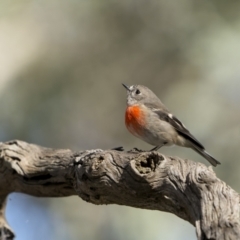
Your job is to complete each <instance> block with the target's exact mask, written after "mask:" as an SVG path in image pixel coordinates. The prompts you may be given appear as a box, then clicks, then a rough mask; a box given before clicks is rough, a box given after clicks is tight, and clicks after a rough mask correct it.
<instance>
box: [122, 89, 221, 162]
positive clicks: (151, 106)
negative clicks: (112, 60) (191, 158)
mask: <svg viewBox="0 0 240 240" xmlns="http://www.w3.org/2000/svg"><path fill="white" fill-rule="evenodd" d="M123 86H124V87H125V88H126V89H127V109H126V113H125V124H126V127H127V129H128V130H129V131H130V132H131V133H132V134H133V135H134V136H136V137H138V138H140V139H142V140H143V141H145V142H147V143H149V144H151V145H153V146H155V147H154V148H153V149H152V150H151V151H153V150H158V149H159V148H161V147H162V146H170V145H173V144H175V145H178V146H181V147H188V148H192V149H193V150H195V151H196V152H198V153H199V154H200V155H202V156H203V157H204V158H205V159H206V160H208V161H209V162H210V163H211V164H212V165H213V166H217V164H220V162H219V161H217V160H216V159H215V158H213V157H212V156H211V155H210V154H209V153H207V152H206V150H205V148H204V146H203V145H202V144H201V143H200V142H199V141H198V140H197V139H196V138H195V137H194V136H193V135H192V134H191V133H190V132H189V131H188V130H187V129H186V127H185V126H184V125H183V124H182V123H181V121H180V120H178V119H177V118H176V117H175V116H174V115H173V114H172V113H171V112H170V111H169V110H168V109H167V108H166V107H165V106H164V105H163V103H162V102H161V101H160V99H159V98H158V97H157V96H156V95H155V94H154V93H153V92H152V91H151V90H150V89H149V88H147V87H145V86H142V85H132V86H130V87H128V86H127V85H125V84H123Z"/></svg>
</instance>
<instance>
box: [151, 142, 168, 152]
mask: <svg viewBox="0 0 240 240" xmlns="http://www.w3.org/2000/svg"><path fill="white" fill-rule="evenodd" d="M166 144H167V142H164V143H163V144H162V145H159V146H156V147H154V148H153V149H151V150H150V152H152V151H157V150H159V149H160V148H161V147H163V146H164V145H166Z"/></svg>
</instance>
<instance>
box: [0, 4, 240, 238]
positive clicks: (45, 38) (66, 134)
mask: <svg viewBox="0 0 240 240" xmlns="http://www.w3.org/2000/svg"><path fill="white" fill-rule="evenodd" d="M239 10H240V2H239V1H233V0H229V1H219V0H218V1H216V0H214V1H205V0H204V1H199V2H192V1H190V0H182V1H174V2H173V1H167V0H165V1H162V0H161V1H154V0H152V1H142V0H138V1H129V0H122V1H114V0H102V1H97V0H88V1H87V0H79V1H76V0H68V1H67V0H58V1H57V0H42V1H31V0H18V1H9V0H1V1H0V53H1V54H0V109H1V114H0V140H1V141H8V140H12V139H20V140H24V141H27V142H31V143H35V144H40V145H42V146H46V147H54V148H70V149H72V150H81V149H94V148H102V149H110V148H112V147H116V146H123V147H124V148H125V149H130V148H133V147H138V148H142V149H150V148H152V146H149V145H148V144H146V143H144V142H142V141H141V140H139V139H136V138H135V137H133V136H132V135H130V133H128V132H127V130H126V128H125V125H124V110H125V107H126V91H125V89H124V88H123V87H122V86H121V83H122V82H123V83H125V84H129V85H131V84H143V85H146V86H148V87H149V88H151V89H153V90H154V92H155V93H156V94H157V95H158V96H159V97H160V98H161V100H162V101H163V102H164V103H165V104H166V105H167V106H168V108H169V109H170V110H171V111H172V112H173V113H175V115H176V116H178V118H179V119H181V120H182V121H183V122H184V123H185V125H186V126H187V127H188V128H189V129H190V130H191V132H192V133H193V135H195V136H196V137H197V138H198V139H199V141H200V142H202V143H203V145H205V146H206V149H207V150H208V151H209V152H210V153H211V154H212V155H213V156H214V157H215V158H217V159H218V160H219V161H220V162H221V163H222V165H220V166H219V167H217V168H214V171H216V174H217V175H218V177H219V178H221V179H222V180H223V181H225V182H226V183H227V184H229V185H230V186H231V187H232V188H234V189H235V190H236V191H237V192H240V185H239V182H240V174H239V171H240V167H239V154H240V147H239V142H240V107H239V102H240V94H239V91H240V15H239ZM161 152H162V153H164V154H166V155H171V156H180V157H182V158H188V159H193V160H194V161H199V162H203V163H205V164H208V162H206V161H205V160H204V159H203V158H202V157H201V156H199V155H197V154H196V153H194V152H193V151H192V150H189V149H183V148H180V147H171V148H162V149H161ZM7 219H8V221H9V223H10V225H11V226H12V228H13V230H14V231H15V233H16V236H17V237H16V239H17V240H32V239H35V240H41V239H48V240H55V239H60V240H64V239H70V240H74V239H86V240H91V239H100V240H101V239H102V240H103V239H104V240H112V239H116V240H118V239H119V240H120V239H125V240H132V239H139V240H145V239H152V240H155V239H168V240H169V239H170V240H175V239H180V240H181V239H182V240H185V239H196V237H195V231H194V228H193V227H192V226H191V225H190V224H189V223H187V222H185V221H183V220H181V219H179V218H177V217H176V216H174V215H171V214H169V213H163V212H158V211H150V210H149V211H147V210H141V209H134V208H130V207H124V206H117V205H109V206H95V205H93V204H90V203H85V202H84V201H83V200H81V199H80V198H78V197H67V198H59V199H57V198H55V199H54V198H53V199H40V198H34V197H30V196H26V195H23V194H11V195H10V196H9V198H8V205H7Z"/></svg>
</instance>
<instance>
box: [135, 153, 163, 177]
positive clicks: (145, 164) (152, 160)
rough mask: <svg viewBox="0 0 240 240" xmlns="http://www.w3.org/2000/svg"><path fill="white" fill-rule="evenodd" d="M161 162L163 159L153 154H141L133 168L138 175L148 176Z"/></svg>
mask: <svg viewBox="0 0 240 240" xmlns="http://www.w3.org/2000/svg"><path fill="white" fill-rule="evenodd" d="M162 160H164V157H163V156H162V155H159V154H156V153H154V152H151V153H146V154H141V155H139V156H138V157H137V158H136V160H135V161H136V163H135V167H136V169H137V170H138V171H139V173H140V174H148V173H150V172H154V171H155V170H156V168H157V167H158V166H159V165H160V163H161V161H162Z"/></svg>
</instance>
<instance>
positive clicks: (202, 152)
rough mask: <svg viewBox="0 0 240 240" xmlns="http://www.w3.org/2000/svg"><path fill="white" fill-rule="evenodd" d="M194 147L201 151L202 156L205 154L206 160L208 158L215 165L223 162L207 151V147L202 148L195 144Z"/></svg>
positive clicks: (198, 151)
mask: <svg viewBox="0 0 240 240" xmlns="http://www.w3.org/2000/svg"><path fill="white" fill-rule="evenodd" d="M192 149H193V150H195V151H196V152H197V153H199V154H200V155H201V156H203V157H204V158H205V159H206V160H208V161H209V162H210V163H211V164H212V165H213V166H214V167H216V166H217V165H218V164H221V163H220V162H219V161H218V160H216V159H215V158H214V157H212V156H211V155H210V154H209V153H208V152H206V151H205V149H201V148H199V147H197V146H195V145H193V146H192Z"/></svg>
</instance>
